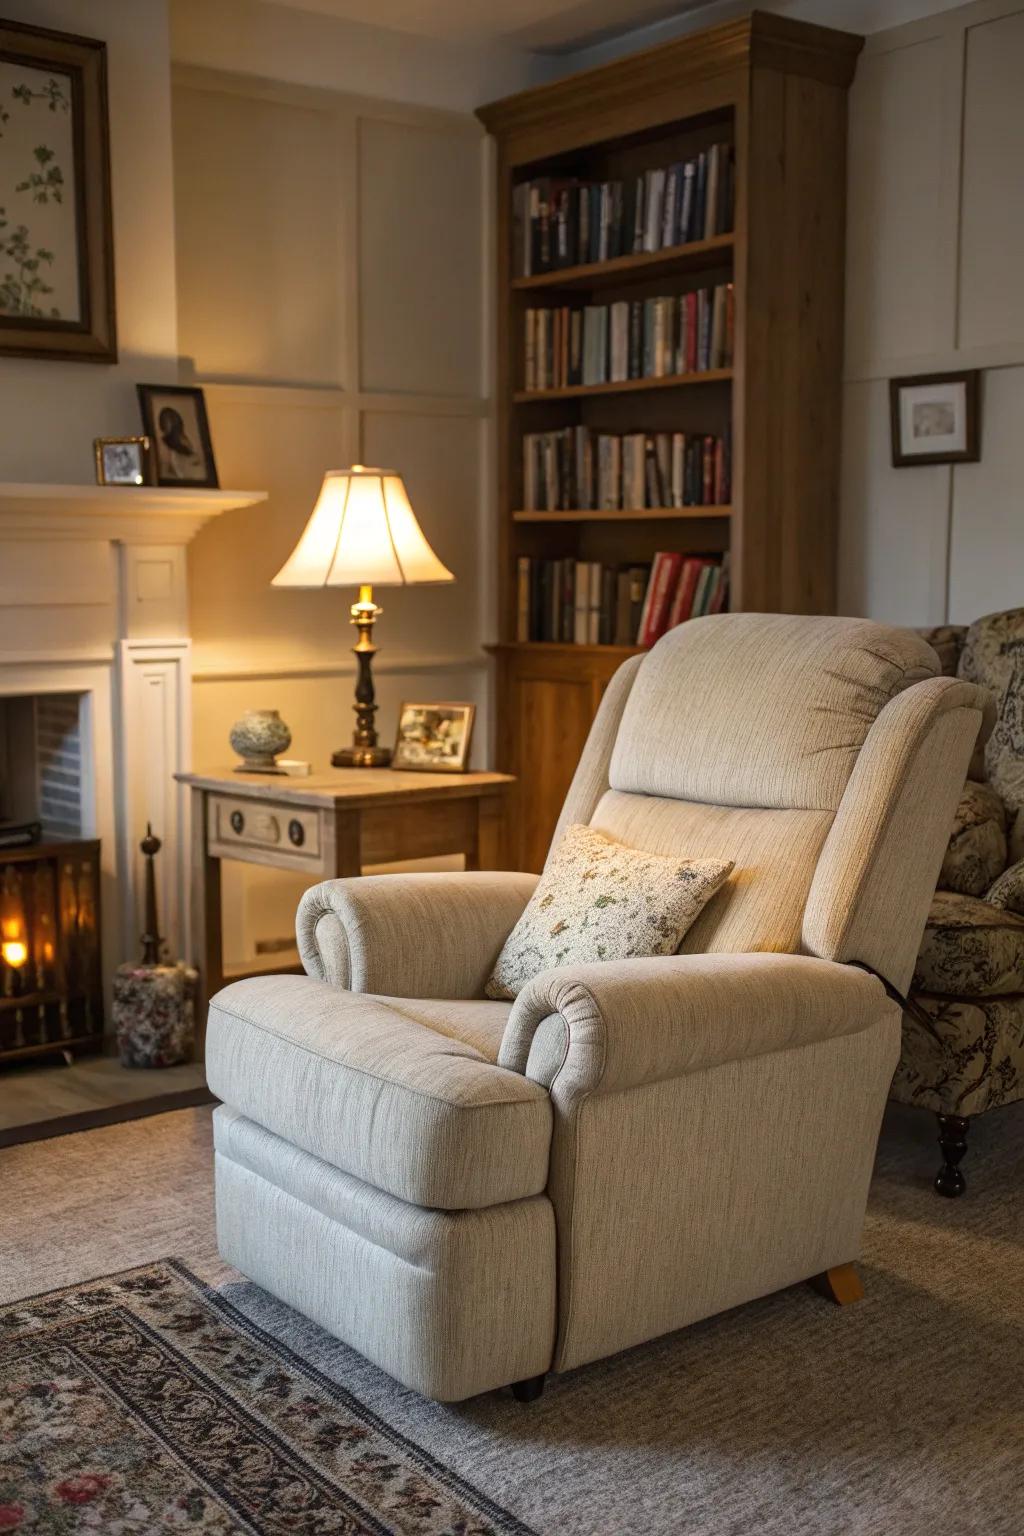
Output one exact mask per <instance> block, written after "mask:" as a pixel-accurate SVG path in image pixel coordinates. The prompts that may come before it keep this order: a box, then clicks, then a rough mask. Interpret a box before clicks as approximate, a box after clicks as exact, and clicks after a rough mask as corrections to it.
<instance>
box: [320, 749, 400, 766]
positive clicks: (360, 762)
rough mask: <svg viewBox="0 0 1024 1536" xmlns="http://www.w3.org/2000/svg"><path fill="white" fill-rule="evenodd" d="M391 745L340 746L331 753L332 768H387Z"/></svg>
mask: <svg viewBox="0 0 1024 1536" xmlns="http://www.w3.org/2000/svg"><path fill="white" fill-rule="evenodd" d="M390 761H391V748H390V747H340V748H339V749H338V751H337V752H333V753H332V754H331V767H332V768H386V767H387V766H388V763H390Z"/></svg>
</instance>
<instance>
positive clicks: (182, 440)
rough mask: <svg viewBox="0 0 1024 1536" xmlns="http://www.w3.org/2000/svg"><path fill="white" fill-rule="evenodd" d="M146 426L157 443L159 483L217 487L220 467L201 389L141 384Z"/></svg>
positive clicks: (154, 444)
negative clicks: (215, 456)
mask: <svg viewBox="0 0 1024 1536" xmlns="http://www.w3.org/2000/svg"><path fill="white" fill-rule="evenodd" d="M136 388H137V389H138V392H139V405H140V407H141V409H142V425H143V427H144V428H145V429H146V432H147V434H148V436H149V437H150V439H151V441H152V443H153V462H154V465H155V468H156V483H157V485H191V486H205V487H207V488H209V489H213V490H216V488H217V485H218V480H217V466H216V464H215V463H214V459H213V444H212V443H211V442H210V426H209V423H208V421H207V419H206V402H205V400H204V399H203V392H202V390H201V389H194V388H191V387H190V386H188V385H183V384H139V385H137V386H136Z"/></svg>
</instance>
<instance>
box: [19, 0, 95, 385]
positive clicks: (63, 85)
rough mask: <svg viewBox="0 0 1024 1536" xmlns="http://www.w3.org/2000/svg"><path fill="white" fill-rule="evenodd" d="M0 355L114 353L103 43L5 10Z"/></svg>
mask: <svg viewBox="0 0 1024 1536" xmlns="http://www.w3.org/2000/svg"><path fill="white" fill-rule="evenodd" d="M0 354H3V355H4V356H6V357H38V358H57V359H62V360H69V359H70V360H78V361H81V362H86V363H116V362H117V333H116V327H115V322H114V235H113V223H112V219H111V211H110V144H109V130H108V125H107V50H106V45H105V44H104V43H101V42H98V41H97V40H96V39H95V38H91V37H76V36H74V35H72V34H71V33H65V32H51V31H49V30H48V29H46V28H43V27H29V26H23V25H21V24H20V23H18V22H14V21H2V20H0Z"/></svg>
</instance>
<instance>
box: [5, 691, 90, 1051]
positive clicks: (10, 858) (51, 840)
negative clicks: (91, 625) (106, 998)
mask: <svg viewBox="0 0 1024 1536" xmlns="http://www.w3.org/2000/svg"><path fill="white" fill-rule="evenodd" d="M82 699H83V696H82V695H81V694H75V693H41V694H36V695H25V696H20V695H16V696H10V697H6V698H0V1062H4V1061H10V1060H13V1059H20V1058H23V1057H31V1056H35V1055H48V1054H52V1053H55V1052H56V1053H63V1054H65V1055H68V1054H70V1052H71V1050H72V1049H74V1050H75V1051H81V1050H93V1049H98V1048H99V1047H100V1046H101V1044H102V1036H103V1004H102V982H101V968H100V931H99V844H98V843H97V842H95V841H93V840H91V839H86V838H83V837H82V787H83V778H84V774H83V761H82V723H81V715H82Z"/></svg>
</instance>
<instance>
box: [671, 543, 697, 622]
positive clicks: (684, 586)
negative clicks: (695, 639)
mask: <svg viewBox="0 0 1024 1536" xmlns="http://www.w3.org/2000/svg"><path fill="white" fill-rule="evenodd" d="M703 564H704V561H703V560H695V559H693V558H692V557H691V558H690V559H689V560H684V561H683V568H682V570H681V571H680V573H679V580H678V582H677V583H676V590H675V594H674V596H673V598H672V606H671V608H670V609H669V611H668V628H669V629H675V627H676V625H677V624H682V623H684V622H685V621H686V620H687V619H688V618H689V617H690V609H691V608H692V607H693V594H694V592H695V591H696V590H697V577H698V576H699V575H700V572H701V566H702V565H703Z"/></svg>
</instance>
